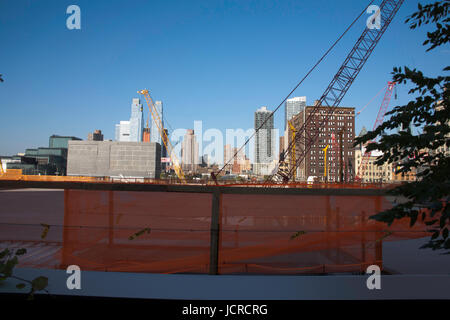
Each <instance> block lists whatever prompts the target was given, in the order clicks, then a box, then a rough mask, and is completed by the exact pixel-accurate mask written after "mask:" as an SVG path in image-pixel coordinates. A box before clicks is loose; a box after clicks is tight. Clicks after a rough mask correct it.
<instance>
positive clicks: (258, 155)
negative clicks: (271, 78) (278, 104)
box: [255, 107, 275, 174]
mask: <svg viewBox="0 0 450 320" xmlns="http://www.w3.org/2000/svg"><path fill="white" fill-rule="evenodd" d="M271 114H272V112H271V111H269V110H267V107H261V108H259V109H258V110H256V112H255V131H256V130H258V129H259V130H258V131H257V132H256V134H255V164H256V170H255V171H256V173H257V174H268V172H267V170H268V166H267V165H268V164H269V163H271V162H273V160H274V147H275V143H274V141H273V117H271ZM261 164H263V166H262V165H261ZM263 167H264V168H265V169H264V170H262V169H261V168H263Z"/></svg>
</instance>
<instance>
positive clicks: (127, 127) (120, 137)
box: [115, 98, 144, 142]
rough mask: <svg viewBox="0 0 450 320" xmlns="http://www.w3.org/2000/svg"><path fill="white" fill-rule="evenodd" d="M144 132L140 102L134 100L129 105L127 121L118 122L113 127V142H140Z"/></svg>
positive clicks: (136, 99)
mask: <svg viewBox="0 0 450 320" xmlns="http://www.w3.org/2000/svg"><path fill="white" fill-rule="evenodd" d="M143 132H144V114H143V107H142V104H141V101H140V100H139V99H138V98H134V99H133V100H132V103H131V117H130V120H129V121H120V123H119V124H116V127H115V140H116V141H122V142H128V141H129V142H141V141H142V136H143Z"/></svg>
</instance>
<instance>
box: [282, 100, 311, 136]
mask: <svg viewBox="0 0 450 320" xmlns="http://www.w3.org/2000/svg"><path fill="white" fill-rule="evenodd" d="M305 107H306V97H294V98H291V99H287V100H286V102H285V104H284V110H285V119H284V128H285V129H286V127H287V125H288V124H287V122H288V121H289V120H291V119H292V117H294V116H295V115H297V114H299V113H300V112H301V111H303V110H304V109H305Z"/></svg>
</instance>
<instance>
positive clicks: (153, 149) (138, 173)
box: [67, 141, 161, 178]
mask: <svg viewBox="0 0 450 320" xmlns="http://www.w3.org/2000/svg"><path fill="white" fill-rule="evenodd" d="M160 174H161V146H160V145H159V143H154V142H150V143H143V142H118V141H70V142H69V152H68V160H67V175H70V176H93V177H116V178H159V177H160Z"/></svg>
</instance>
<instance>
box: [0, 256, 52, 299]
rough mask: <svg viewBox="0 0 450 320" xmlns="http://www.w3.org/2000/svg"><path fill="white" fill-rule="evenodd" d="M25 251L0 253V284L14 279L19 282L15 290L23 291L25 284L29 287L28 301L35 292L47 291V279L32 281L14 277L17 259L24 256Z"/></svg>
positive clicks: (38, 278)
mask: <svg viewBox="0 0 450 320" xmlns="http://www.w3.org/2000/svg"><path fill="white" fill-rule="evenodd" d="M26 253H27V250H26V249H23V248H21V249H17V250H13V249H8V248H6V249H3V250H2V251H0V283H1V282H3V281H5V280H6V279H8V278H12V279H16V280H19V281H21V282H20V283H18V284H17V285H16V287H17V289H24V288H26V287H27V285H26V283H28V285H29V290H30V291H29V292H28V299H33V296H34V293H35V292H37V291H41V290H44V291H47V290H46V289H45V288H46V287H47V285H48V278H47V277H43V276H39V277H37V278H35V279H33V280H31V281H30V280H26V279H22V278H19V277H16V276H14V268H15V267H16V265H17V264H18V263H19V257H20V256H22V255H24V254H26Z"/></svg>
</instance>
